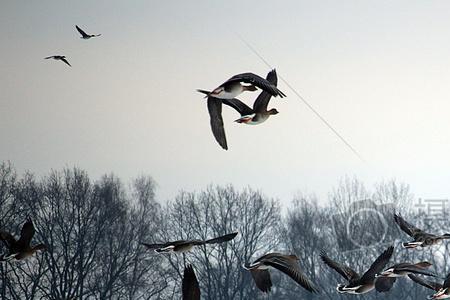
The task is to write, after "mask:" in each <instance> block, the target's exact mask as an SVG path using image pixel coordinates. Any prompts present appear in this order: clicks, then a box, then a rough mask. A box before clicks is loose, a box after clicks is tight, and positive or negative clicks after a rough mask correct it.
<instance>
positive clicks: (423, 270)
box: [375, 261, 436, 292]
mask: <svg viewBox="0 0 450 300" xmlns="http://www.w3.org/2000/svg"><path fill="white" fill-rule="evenodd" d="M431 266H432V264H431V263H429V262H427V261H422V262H419V263H415V264H412V263H398V264H395V265H393V266H391V267H389V268H387V269H386V270H385V271H383V272H381V273H380V274H376V275H375V277H376V281H375V289H376V290H377V291H378V292H387V291H389V290H390V289H391V288H392V286H393V285H394V283H395V281H396V280H397V278H399V277H405V276H408V275H409V274H421V275H426V276H433V277H434V276H436V275H434V274H433V273H432V272H430V271H428V270H427V268H429V267H431Z"/></svg>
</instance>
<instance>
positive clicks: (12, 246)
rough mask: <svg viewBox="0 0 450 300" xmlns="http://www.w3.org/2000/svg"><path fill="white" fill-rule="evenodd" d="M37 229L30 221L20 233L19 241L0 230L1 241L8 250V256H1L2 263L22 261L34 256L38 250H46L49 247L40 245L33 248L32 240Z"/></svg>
mask: <svg viewBox="0 0 450 300" xmlns="http://www.w3.org/2000/svg"><path fill="white" fill-rule="evenodd" d="M34 233H35V228H34V225H33V221H31V219H28V220H27V221H26V222H25V224H24V225H23V226H22V230H21V232H20V238H19V239H18V240H17V239H16V238H14V236H13V235H11V234H10V233H9V232H6V231H3V230H0V241H2V242H3V244H4V245H5V246H6V248H7V249H8V251H9V253H8V255H6V256H5V255H4V254H3V255H1V256H0V261H9V260H11V259H16V260H21V259H25V258H27V257H30V256H32V255H33V254H34V253H35V252H36V251H38V250H46V249H47V247H46V246H45V245H44V244H38V245H35V246H31V245H30V243H31V240H32V239H33V236H34Z"/></svg>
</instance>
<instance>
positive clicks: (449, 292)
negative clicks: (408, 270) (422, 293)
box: [408, 273, 450, 299]
mask: <svg viewBox="0 0 450 300" xmlns="http://www.w3.org/2000/svg"><path fill="white" fill-rule="evenodd" d="M408 276H409V278H411V280H412V281H414V282H416V283H418V284H420V285H422V286H424V287H427V288H429V289H432V290H434V291H436V293H434V295H432V296H429V297H428V299H449V298H450V273H449V274H448V275H447V277H446V278H445V281H444V283H443V284H440V283H439V282H434V281H430V280H426V279H423V278H420V277H418V276H416V275H413V274H410V275H408Z"/></svg>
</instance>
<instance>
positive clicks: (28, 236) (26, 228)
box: [17, 219, 36, 247]
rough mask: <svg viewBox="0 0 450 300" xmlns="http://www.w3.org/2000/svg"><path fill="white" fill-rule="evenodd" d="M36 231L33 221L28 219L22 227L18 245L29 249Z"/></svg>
mask: <svg viewBox="0 0 450 300" xmlns="http://www.w3.org/2000/svg"><path fill="white" fill-rule="evenodd" d="M35 232H36V230H35V229H34V225H33V221H31V219H28V220H27V221H26V222H25V224H23V226H22V231H21V232H20V239H19V240H18V241H17V243H18V244H19V245H20V246H22V247H28V246H29V245H30V243H31V240H32V239H33V236H34V233H35Z"/></svg>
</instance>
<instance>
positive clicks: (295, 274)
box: [262, 255, 317, 293]
mask: <svg viewBox="0 0 450 300" xmlns="http://www.w3.org/2000/svg"><path fill="white" fill-rule="evenodd" d="M297 260H298V258H297V257H296V256H295V255H274V256H272V257H270V258H266V259H262V263H264V264H266V265H268V266H271V267H273V268H275V269H278V270H279V271H281V272H283V273H284V274H286V275H288V276H289V277H291V278H292V279H294V280H295V282H297V283H298V284H299V285H301V286H302V287H303V288H305V289H306V290H308V291H310V292H311V293H317V288H316V287H315V286H314V284H313V283H312V282H311V281H310V280H309V279H308V278H307V277H306V276H305V274H303V271H302V270H301V269H300V266H299V265H298V263H297Z"/></svg>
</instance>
